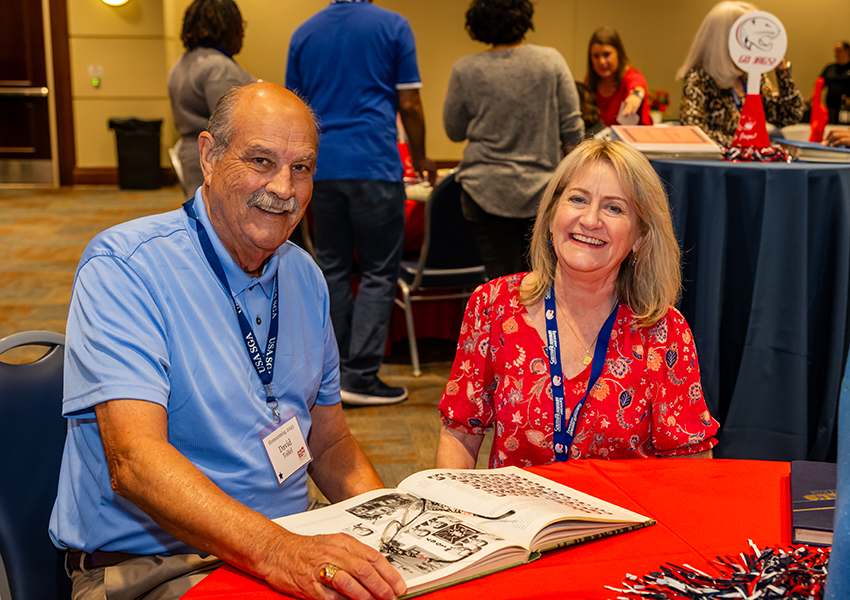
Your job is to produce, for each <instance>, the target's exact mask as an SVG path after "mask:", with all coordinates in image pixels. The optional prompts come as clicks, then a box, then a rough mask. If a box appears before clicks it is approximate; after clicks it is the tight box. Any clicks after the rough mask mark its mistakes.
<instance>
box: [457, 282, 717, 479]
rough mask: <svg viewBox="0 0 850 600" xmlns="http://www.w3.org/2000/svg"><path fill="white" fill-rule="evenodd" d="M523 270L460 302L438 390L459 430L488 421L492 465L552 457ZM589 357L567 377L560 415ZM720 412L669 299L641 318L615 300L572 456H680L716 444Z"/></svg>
mask: <svg viewBox="0 0 850 600" xmlns="http://www.w3.org/2000/svg"><path fill="white" fill-rule="evenodd" d="M524 276H525V274H524V273H519V274H516V275H510V276H508V277H502V278H500V279H495V280H493V281H491V282H489V283H487V284H485V285H482V286H481V287H479V288H478V289H477V290H476V291H475V293H474V294H473V295H472V297H471V298H470V299H469V303H468V304H467V307H466V314H465V316H464V320H463V324H462V325H461V328H460V339H459V341H458V348H457V354H456V355H455V360H454V365H453V366H452V372H451V375H450V376H449V382H448V384H447V385H446V391H445V392H444V393H443V397H442V399H441V400H440V414H441V416H442V419H443V422H444V423H445V424H446V425H447V426H449V427H452V428H454V429H457V430H459V431H462V432H464V433H471V434H479V435H481V434H484V433H485V432H486V431H487V430H488V429H490V428H491V427H493V426H494V425H495V429H496V431H495V437H494V441H493V448H492V451H491V453H490V467H491V468H495V467H502V466H506V465H517V466H529V465H540V464H547V463H551V462H554V460H555V452H554V450H553V448H552V424H553V412H554V404H553V401H552V382H551V378H550V376H549V366H548V365H549V361H548V358H547V349H546V345H545V343H544V342H543V340H542V339H541V338H540V335H539V334H538V333H537V330H536V329H535V328H534V325H533V324H532V322H531V317H530V316H529V314H528V312H527V311H526V309H525V307H524V306H523V305H522V304H520V301H519V286H520V283H521V281H522V278H523V277H524ZM589 378H590V367H587V368H585V369H584V371H582V372H581V373H579V374H578V375H577V376H576V377H574V378H573V379H566V380H565V381H564V394H565V396H566V398H565V407H566V418H567V419H569V416H570V412H571V410H572V409H573V408H574V407H575V406H576V404H578V402H579V400H581V398H582V396H583V395H584V393H585V390H586V388H587V382H588V379H589ZM717 428H718V424H717V421H715V420H714V418H712V416H711V415H710V414H709V412H708V408H706V405H705V401H704V400H703V397H702V386H701V385H700V376H699V365H698V362H697V354H696V350H695V348H694V343H693V336H692V335H691V330H690V328H689V327H688V324H687V323H686V322H685V319H684V317H683V316H682V315H681V313H679V311H678V310H676V309H675V308H671V309H670V311H669V312H668V313H667V316H666V317H665V318H664V319H662V320H661V321H659V322H658V323H657V324H656V325H655V326H654V327H651V328H641V327H638V326H637V324H636V323H635V320H634V315H633V313H632V311H631V310H630V309H629V308H628V307H627V306H625V305H623V304H621V305H620V308H619V310H618V311H617V320H616V322H615V324H614V328H613V330H612V332H611V341H610V342H609V344H608V353H607V354H606V357H605V367H604V369H603V371H602V375H601V376H600V377H599V379H598V380H597V382H596V384H595V385H594V386H593V389H592V390H591V392H590V395H589V396H588V398H587V400H586V401H585V404H584V409H583V410H582V414H581V417H580V419H579V423H578V427H577V431H576V435H575V439H574V441H573V445H572V448H571V451H570V458H572V459H578V458H609V459H610V458H644V457H658V456H677V455H682V454H691V453H694V452H702V451H704V450H708V449H710V448H712V447H714V446H715V445H716V444H717V440H716V439H715V438H714V437H713V436H714V434H715V433H716V432H717Z"/></svg>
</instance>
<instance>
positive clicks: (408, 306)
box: [395, 172, 487, 377]
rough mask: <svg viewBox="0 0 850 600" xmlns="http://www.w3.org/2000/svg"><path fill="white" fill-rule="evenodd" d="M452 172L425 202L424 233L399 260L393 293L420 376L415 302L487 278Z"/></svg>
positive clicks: (468, 288) (468, 289) (465, 289)
mask: <svg viewBox="0 0 850 600" xmlns="http://www.w3.org/2000/svg"><path fill="white" fill-rule="evenodd" d="M460 192H461V187H460V184H459V183H458V182H457V181H456V180H455V173H454V172H451V173H449V174H448V175H446V177H444V178H443V179H442V180H441V181H440V182H439V183H438V184H437V185H436V187H435V188H434V190H433V191H432V192H431V195H430V196H429V198H428V200H427V202H426V204H425V233H424V237H423V240H422V248H421V250H420V251H419V256H418V257H417V258H415V259H413V260H402V261H401V269H400V271H399V278H398V288H399V290H400V291H401V298H396V299H395V301H396V304H398V305H399V306H400V307H401V308H402V309H403V310H404V317H405V321H406V322H407V340H408V343H409V344H410V361H411V364H412V366H413V375H414V377H419V376H420V375H421V374H422V370H421V369H420V366H419V350H418V347H417V344H416V333H415V329H414V326H413V303H414V302H426V301H435V300H451V299H458V300H460V299H465V298H468V297H469V296H470V295H471V294H472V292H473V290H474V289H475V288H476V287H477V286H479V285H481V284H482V283H484V282H486V281H487V277H486V275H485V273H484V265H483V264H482V263H481V258H480V257H479V256H478V250H477V249H476V247H475V244H473V242H472V238H471V237H470V235H469V232H468V231H467V228H466V221H464V219H463V213H462V212H461V208H460Z"/></svg>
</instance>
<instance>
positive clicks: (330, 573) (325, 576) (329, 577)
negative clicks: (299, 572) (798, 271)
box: [319, 563, 339, 587]
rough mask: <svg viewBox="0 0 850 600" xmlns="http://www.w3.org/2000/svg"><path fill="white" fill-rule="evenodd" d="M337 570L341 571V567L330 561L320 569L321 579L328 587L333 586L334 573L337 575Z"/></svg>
mask: <svg viewBox="0 0 850 600" xmlns="http://www.w3.org/2000/svg"><path fill="white" fill-rule="evenodd" d="M337 571H339V567H337V566H336V565H332V564H330V563H328V564H325V565H323V566H322V568H321V569H319V581H321V582H322V583H323V584H325V585H326V586H328V587H333V585H334V575H336V573H337Z"/></svg>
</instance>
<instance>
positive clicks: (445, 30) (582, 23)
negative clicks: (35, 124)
mask: <svg viewBox="0 0 850 600" xmlns="http://www.w3.org/2000/svg"><path fill="white" fill-rule="evenodd" d="M375 1H376V4H378V5H379V6H383V7H385V8H388V9H390V10H394V11H396V12H399V13H401V14H403V15H404V16H405V17H407V18H408V20H409V21H410V23H411V26H412V27H413V31H414V33H415V35H416V40H417V46H418V53H419V65H420V70H421V74H422V79H423V83H424V86H423V88H422V91H421V94H422V98H423V102H424V105H425V117H426V123H427V126H428V133H427V136H428V141H427V143H428V153H429V155H430V156H431V157H432V158H435V159H442V160H455V159H458V158H460V156H461V152H462V150H463V144H456V143H453V142H451V141H449V140H448V138H447V137H446V136H445V134H444V133H443V131H442V101H443V97H444V95H445V91H446V88H447V86H448V80H449V74H450V72H451V67H452V64H453V63H454V61H455V60H457V59H458V58H459V57H461V56H463V55H465V54H470V53H472V52H478V51H481V50H483V49H484V46H483V45H482V44H479V43H476V42H473V41H472V40H470V39H469V36H468V35H467V33H466V31H465V30H464V27H463V23H464V14H465V12H466V8H467V6H468V3H467V2H466V0H427V1H423V0H375ZM237 2H238V4H239V6H240V9H241V10H242V13H243V17H244V18H245V20H246V21H247V22H248V27H247V29H246V34H245V36H246V37H245V47H244V49H243V50H242V52H241V53H240V54H239V55H238V56H237V57H236V58H237V60H238V61H239V63H240V64H241V65H242V66H243V67H244V68H245V69H246V70H248V71H249V72H250V73H251V74H253V75H254V76H255V77H258V78H260V79H264V80H267V81H274V82H276V83H283V82H284V79H285V73H286V53H287V48H288V45H289V38H290V36H291V34H292V32H293V31H294V30H295V29H296V28H297V27H298V25H300V24H301V23H302V22H303V21H305V20H306V19H307V18H309V17H310V16H311V15H313V14H314V13H316V12H317V11H319V10H321V9H322V8H324V7H325V6H326V5H327V1H326V0H237ZM188 5H189V0H129V3H128V4H127V5H125V6H124V7H118V8H113V7H108V6H106V5H105V4H103V3H102V2H100V0H68V8H69V19H70V23H69V29H70V35H71V61H72V71H73V82H74V114H75V126H76V136H77V162H78V165H80V166H110V165H113V166H114V165H115V164H116V160H115V150H114V139H113V138H114V136H113V134H112V133H111V132H109V131H108V130H107V129H106V119H107V118H108V117H109V116H130V115H136V116H140V117H143V118H162V119H164V120H165V123H164V127H163V146H164V147H167V146H168V145H170V144H171V143H173V141H174V140H176V132H174V130H173V126H172V125H171V117H170V108H169V106H168V98H167V92H166V89H165V82H166V78H167V73H168V68H169V66H170V65H171V64H172V63H173V62H174V61H175V60H176V59H177V57H178V56H179V55H180V53H181V52H182V46H181V44H180V42H179V32H180V26H181V23H182V18H183V12H184V11H185V9H186V7H187V6H188ZM713 5H714V1H713V0H691V1H689V2H687V3H680V2H672V1H666V2H662V1H660V0H647V1H645V2H640V3H635V2H627V1H625V0H600V1H598V2H586V1H584V2H582V1H581V0H536V2H535V19H534V22H535V31H533V32H531V33H530V34H529V36H528V41H529V42H530V43H535V44H540V45H545V46H553V47H555V48H557V49H558V50H559V51H560V52H561V53H562V54H563V55H564V56H565V57H566V59H567V62H568V63H569V65H570V67H571V69H572V71H573V75H574V76H575V77H576V78H577V79H583V78H584V76H585V71H586V62H587V57H586V52H587V40H588V38H589V37H590V34H591V33H592V31H593V30H594V29H595V28H596V27H599V26H601V25H606V24H607V25H612V26H614V27H615V28H617V29H618V30H619V32H620V35H621V36H622V38H623V41H624V43H625V46H626V49H627V51H628V53H629V57H630V59H631V61H632V63H633V64H635V65H636V66H637V67H638V68H639V69H640V70H641V71H642V72H643V74H644V75H645V76H646V78H647V81H648V84H649V87H650V88H651V89H665V90H668V91H669V92H670V95H671V99H672V102H673V106H672V107H671V108H672V111H671V113H670V116H672V117H675V116H676V114H677V111H678V104H679V97H680V94H681V84H679V83H678V82H676V81H675V80H674V76H675V73H676V70H677V69H678V67H679V66H680V64H681V62H682V60H683V59H684V57H685V54H686V53H687V51H688V48H689V46H690V42H691V39H692V38H693V34H694V33H695V31H696V29H697V27H698V26H699V24H700V22H701V21H702V18H703V16H704V15H705V13H706V12H708V10H709V9H710V8H711V6H713ZM757 5H758V7H759V8H760V9H762V10H767V11H769V12H772V13H774V14H775V15H776V16H777V17H779V18H780V20H782V22H783V24H784V25H785V27H786V29H787V31H788V38H789V44H788V54H787V58H788V59H789V60H791V61H792V63H793V73H794V77H795V80H796V82H797V84H798V86H799V87H800V88H801V90H802V91H803V93H804V95H805V96H808V95H809V94H810V93H811V89H812V87H813V85H814V79H815V77H817V75H818V74H819V73H820V71H821V70H822V69H823V67H824V65H826V64H827V63H829V62H832V47H833V44H834V42H835V41H837V40H839V39H847V38H850V28H848V27H847V25H846V24H847V23H850V2H847V1H846V0H813V1H811V2H807V3H801V2H795V1H793V0H763V1H761V2H759V3H758V4H757ZM104 32H108V33H104ZM94 61H99V64H103V65H104V68H105V72H104V81H103V85H102V87H101V89H99V90H94V89H93V88H92V87H91V85H89V84H88V83H87V80H88V76H87V73H86V65H88V64H91V63H92V62H94ZM163 156H164V155H163ZM163 164H167V161H164V162H163Z"/></svg>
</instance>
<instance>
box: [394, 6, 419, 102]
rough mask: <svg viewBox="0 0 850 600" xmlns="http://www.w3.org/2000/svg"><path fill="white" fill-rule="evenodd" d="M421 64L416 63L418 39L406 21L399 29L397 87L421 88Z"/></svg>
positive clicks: (403, 21)
mask: <svg viewBox="0 0 850 600" xmlns="http://www.w3.org/2000/svg"><path fill="white" fill-rule="evenodd" d="M421 82H422V78H421V77H420V76H419V64H418V63H417V61H416V39H415V38H414V37H413V30H412V29H411V28H410V24H409V23H408V22H407V20H406V19H402V20H401V23H400V25H399V28H398V58H397V63H396V85H397V86H399V87H400V88H404V89H411V88H415V87H420V84H421Z"/></svg>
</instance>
